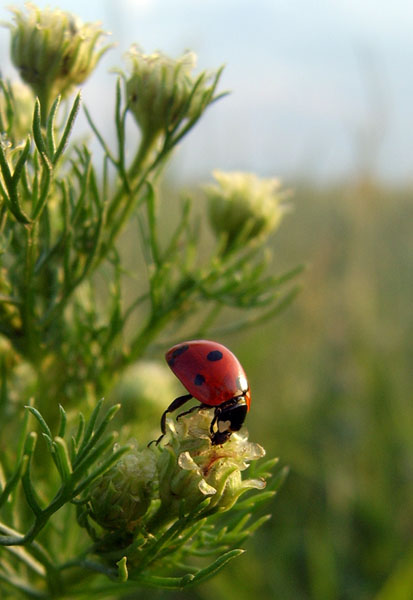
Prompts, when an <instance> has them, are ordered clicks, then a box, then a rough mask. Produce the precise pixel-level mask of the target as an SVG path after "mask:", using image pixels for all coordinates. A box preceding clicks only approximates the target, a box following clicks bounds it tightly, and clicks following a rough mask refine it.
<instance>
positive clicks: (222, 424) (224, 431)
mask: <svg viewBox="0 0 413 600" xmlns="http://www.w3.org/2000/svg"><path fill="white" fill-rule="evenodd" d="M247 412H248V406H247V404H246V402H245V398H244V397H243V396H242V397H240V398H236V399H233V400H232V401H230V402H228V403H225V404H224V405H221V406H219V407H217V409H216V410H215V417H214V419H213V421H212V423H211V442H212V445H214V446H217V445H219V444H224V443H225V442H226V441H227V440H228V439H229V437H230V436H231V433H232V432H233V431H239V430H240V429H241V427H242V425H243V423H244V421H245V417H246V416H247ZM214 425H216V426H217V431H214Z"/></svg>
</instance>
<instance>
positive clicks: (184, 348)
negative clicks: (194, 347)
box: [172, 344, 189, 358]
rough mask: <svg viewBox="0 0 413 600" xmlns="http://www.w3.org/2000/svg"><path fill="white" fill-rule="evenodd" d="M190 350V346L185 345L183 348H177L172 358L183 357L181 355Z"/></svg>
mask: <svg viewBox="0 0 413 600" xmlns="http://www.w3.org/2000/svg"><path fill="white" fill-rule="evenodd" d="M188 348H189V346H188V344H184V345H183V346H179V348H176V349H175V350H174V351H173V352H172V358H177V357H178V356H181V354H183V353H184V352H186V351H187V350H188Z"/></svg>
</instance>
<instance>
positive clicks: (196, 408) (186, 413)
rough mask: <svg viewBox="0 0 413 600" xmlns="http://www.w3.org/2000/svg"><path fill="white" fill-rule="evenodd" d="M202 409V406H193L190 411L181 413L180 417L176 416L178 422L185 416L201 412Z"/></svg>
mask: <svg viewBox="0 0 413 600" xmlns="http://www.w3.org/2000/svg"><path fill="white" fill-rule="evenodd" d="M201 408H202V404H201V405H197V406H193V407H192V408H190V409H189V410H186V411H185V412H181V413H179V415H177V416H176V420H178V419H180V418H181V417H184V416H185V415H189V414H190V413H192V412H195V411H196V410H200V409H201Z"/></svg>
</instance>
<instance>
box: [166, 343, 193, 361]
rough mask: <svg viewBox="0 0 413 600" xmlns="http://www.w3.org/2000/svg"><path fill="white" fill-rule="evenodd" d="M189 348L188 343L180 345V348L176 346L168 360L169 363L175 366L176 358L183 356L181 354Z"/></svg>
mask: <svg viewBox="0 0 413 600" xmlns="http://www.w3.org/2000/svg"><path fill="white" fill-rule="evenodd" d="M188 348H189V346H188V344H184V345H183V346H179V348H175V350H174V351H173V352H172V357H171V358H170V359H169V360H168V365H169V366H170V367H173V366H174V364H175V359H176V358H178V356H181V354H183V353H184V352H186V351H187V350H188Z"/></svg>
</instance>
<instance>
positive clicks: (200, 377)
mask: <svg viewBox="0 0 413 600" xmlns="http://www.w3.org/2000/svg"><path fill="white" fill-rule="evenodd" d="M204 382H205V377H204V376H203V375H201V374H200V373H198V374H197V375H196V377H195V379H194V383H195V385H202V384H203V383H204Z"/></svg>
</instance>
